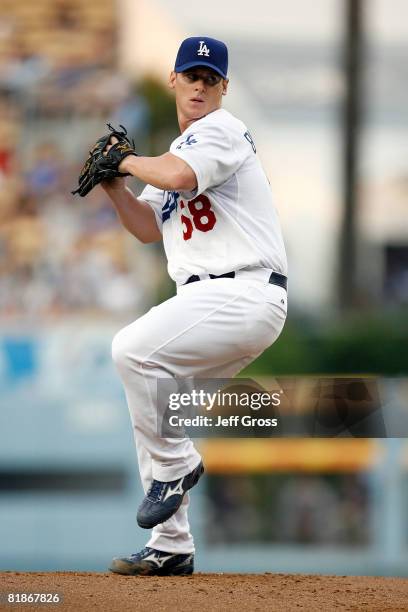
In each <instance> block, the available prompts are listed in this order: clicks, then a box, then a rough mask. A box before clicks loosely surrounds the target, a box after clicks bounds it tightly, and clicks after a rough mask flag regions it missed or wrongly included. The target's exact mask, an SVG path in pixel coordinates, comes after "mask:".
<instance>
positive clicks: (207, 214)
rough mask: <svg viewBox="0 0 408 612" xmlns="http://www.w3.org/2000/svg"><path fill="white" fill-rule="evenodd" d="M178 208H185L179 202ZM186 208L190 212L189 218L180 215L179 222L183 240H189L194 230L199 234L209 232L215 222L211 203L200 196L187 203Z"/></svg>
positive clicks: (205, 197) (203, 196)
mask: <svg viewBox="0 0 408 612" xmlns="http://www.w3.org/2000/svg"><path fill="white" fill-rule="evenodd" d="M180 207H181V208H182V209H183V208H185V204H184V202H183V201H181V202H180ZM187 207H188V210H189V212H190V215H191V217H192V219H190V217H187V216H186V215H183V214H182V215H181V222H182V224H183V226H184V229H183V238H184V240H190V238H191V236H192V235H193V231H194V228H195V229H197V230H199V231H200V232H209V231H210V230H212V228H213V227H214V225H215V224H216V222H217V218H216V216H215V214H214V211H213V210H212V209H211V202H210V200H209V199H208V198H207V196H205V195H200V196H198V197H196V198H194V199H193V200H190V201H189V202H187Z"/></svg>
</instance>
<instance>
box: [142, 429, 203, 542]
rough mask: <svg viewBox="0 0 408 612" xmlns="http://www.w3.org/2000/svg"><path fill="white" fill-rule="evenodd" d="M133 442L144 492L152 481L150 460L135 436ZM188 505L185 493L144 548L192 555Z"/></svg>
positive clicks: (187, 496)
mask: <svg viewBox="0 0 408 612" xmlns="http://www.w3.org/2000/svg"><path fill="white" fill-rule="evenodd" d="M135 441H136V450H137V457H138V462H139V472H140V478H141V480H142V485H143V489H144V491H145V492H146V491H147V490H148V488H149V486H150V484H151V482H152V479H153V477H152V458H151V457H150V455H149V453H148V452H147V450H146V449H145V448H144V446H143V445H142V444H141V443H140V442H139V440H138V439H137V436H135ZM189 503H190V498H189V495H188V493H187V494H186V495H185V496H184V499H183V502H182V504H181V506H180V508H179V509H178V510H177V512H176V513H175V514H174V515H173V516H172V517H171V518H170V519H168V520H167V521H165V522H164V523H161V524H160V525H156V527H154V529H153V530H152V534H151V537H150V539H149V541H148V543H147V544H146V546H150V547H151V548H154V549H156V550H162V551H165V552H172V553H193V552H194V540H193V536H192V535H191V532H190V525H189V522H188V515H187V512H188V506H189Z"/></svg>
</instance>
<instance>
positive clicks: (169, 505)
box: [137, 461, 204, 529]
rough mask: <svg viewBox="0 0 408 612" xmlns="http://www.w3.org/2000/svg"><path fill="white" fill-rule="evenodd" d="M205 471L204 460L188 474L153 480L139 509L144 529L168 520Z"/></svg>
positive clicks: (140, 522)
mask: <svg viewBox="0 0 408 612" xmlns="http://www.w3.org/2000/svg"><path fill="white" fill-rule="evenodd" d="M203 472H204V466H203V464H202V462H201V461H200V463H199V464H198V466H197V467H196V468H195V469H194V470H193V471H192V472H190V473H189V474H187V475H186V476H183V477H182V478H178V479H177V480H172V481H171V482H161V481H160V480H153V482H152V484H151V485H150V488H149V490H148V491H147V493H146V496H145V498H144V500H143V501H142V503H141V504H140V506H139V510H138V511H137V524H138V525H139V527H143V529H152V527H155V526H156V525H158V524H159V523H164V521H167V520H168V519H169V518H170V517H171V516H173V514H174V513H175V512H177V510H178V509H179V508H180V506H181V502H182V501H183V497H184V495H185V493H186V492H187V491H188V490H189V489H191V488H192V487H194V485H195V484H197V482H198V480H199V478H200V476H201V475H202V473H203Z"/></svg>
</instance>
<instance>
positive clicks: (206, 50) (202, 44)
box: [197, 40, 210, 57]
mask: <svg viewBox="0 0 408 612" xmlns="http://www.w3.org/2000/svg"><path fill="white" fill-rule="evenodd" d="M197 55H205V57H208V56H209V55H210V50H209V48H208V47H207V45H206V44H205V42H204V41H203V40H200V46H199V48H198V51H197Z"/></svg>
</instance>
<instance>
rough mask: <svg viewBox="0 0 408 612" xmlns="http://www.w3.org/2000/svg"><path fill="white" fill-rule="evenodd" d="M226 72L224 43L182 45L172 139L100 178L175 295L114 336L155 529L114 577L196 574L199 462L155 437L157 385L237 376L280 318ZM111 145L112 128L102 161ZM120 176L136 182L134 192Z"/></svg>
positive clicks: (259, 181) (255, 175)
mask: <svg viewBox="0 0 408 612" xmlns="http://www.w3.org/2000/svg"><path fill="white" fill-rule="evenodd" d="M227 68H228V51H227V47H226V46H225V44H224V43H223V42H221V41H219V40H215V39H213V38H209V37H206V36H201V37H192V38H187V39H186V40H184V41H183V42H182V44H181V46H180V48H179V51H178V54H177V57H176V62H175V66H174V70H173V71H172V72H171V74H170V81H169V86H170V88H171V89H173V90H174V93H175V100H176V107H177V117H178V122H179V126H180V133H181V134H180V136H179V137H177V138H176V139H175V140H174V141H173V143H172V144H171V146H170V151H169V152H167V153H164V154H163V155H160V156H158V157H142V156H139V155H137V154H136V153H135V152H134V151H132V149H131V148H126V147H127V145H126V143H125V145H124V146H123V147H122V149H121V150H122V152H123V151H124V153H123V155H124V157H123V158H118V159H121V161H120V163H118V164H117V169H118V170H119V172H120V175H119V178H114V179H113V180H110V181H106V180H105V181H102V186H103V188H104V189H105V191H106V193H107V194H108V195H109V197H110V199H111V200H112V202H113V205H114V207H115V209H116V211H117V213H118V216H119V219H120V220H121V222H122V224H123V225H124V227H125V228H126V229H127V230H128V231H129V232H131V233H132V234H133V235H134V236H136V238H138V239H139V240H141V241H142V242H143V243H149V242H155V241H159V240H163V242H164V248H165V252H166V255H167V259H168V272H169V274H170V276H171V278H172V279H173V280H174V281H175V283H176V285H177V295H176V296H175V297H172V298H170V299H169V300H167V301H165V302H163V303H162V304H160V305H158V306H155V307H154V308H152V309H151V310H149V312H147V313H146V314H145V315H144V316H142V317H141V318H140V319H138V320H136V321H135V322H134V323H131V324H130V325H128V326H127V327H125V328H124V329H122V330H121V331H119V333H118V334H117V335H116V336H115V338H114V340H113V347H112V353H113V359H114V361H115V363H116V366H117V368H118V371H119V374H120V377H121V379H122V382H123V385H124V389H125V393H126V398H127V402H128V406H129V411H130V416H131V421H132V425H133V431H134V437H135V442H136V449H137V454H138V462H139V469H140V475H141V479H142V482H143V487H144V490H145V492H146V495H145V498H144V500H143V501H142V503H141V505H140V507H139V510H138V513H137V522H138V524H139V526H140V527H142V528H145V529H152V533H151V537H150V539H149V541H148V542H147V544H146V547H145V548H144V549H143V550H142V551H141V552H137V553H134V554H131V555H130V556H128V557H121V558H114V559H113V560H112V563H111V565H110V568H109V569H110V570H111V571H113V572H117V573H120V574H130V575H139V574H145V575H181V574H191V573H192V572H193V569H194V543H193V537H192V535H191V532H190V527H189V523H188V515H187V513H188V506H189V493H188V491H189V490H190V489H191V488H192V487H193V486H194V485H195V484H196V483H197V481H198V480H199V478H200V476H201V474H202V473H203V471H204V468H203V463H202V460H201V456H200V454H199V453H198V451H197V449H196V448H195V447H194V445H193V443H192V441H191V440H190V439H189V438H180V439H168V438H161V437H160V436H159V435H158V433H157V380H158V379H163V378H172V377H177V378H183V377H185V378H187V377H193V378H194V377H198V378H219V377H223V378H230V377H233V376H234V375H236V374H237V373H238V372H239V371H240V370H242V368H244V367H245V366H246V365H247V364H249V363H250V362H251V361H253V360H254V359H255V358H256V357H257V356H258V355H259V354H260V353H262V352H263V351H264V350H265V348H267V347H268V346H270V345H271V344H272V343H273V342H274V341H275V340H276V339H277V337H278V336H279V334H280V332H281V330H282V328H283V325H284V322H285V318H286V311H287V296H286V289H287V277H286V275H287V263H286V255H285V249H284V244H283V240H282V235H281V229H280V225H279V221H278V217H277V213H276V210H275V207H274V204H273V201H272V196H271V190H270V185H269V182H268V179H267V177H266V176H265V173H264V171H263V169H262V166H261V163H260V161H259V158H258V156H257V154H256V147H255V144H254V141H253V139H252V137H251V135H250V133H249V131H248V129H247V128H246V126H245V125H244V123H242V121H240V120H239V119H237V118H236V117H234V116H233V115H231V114H230V113H229V112H227V111H226V110H224V109H222V107H221V106H222V97H223V96H224V95H226V94H227V90H228V78H227ZM120 146H121V144H120V142H119V141H118V138H115V137H114V136H113V137H112V138H111V139H110V140H109V143H108V144H107V146H106V147H105V150H104V155H105V157H107V158H109V156H111V157H113V154H114V152H115V154H118V147H119V148H120ZM121 155H122V154H121ZM126 174H129V175H133V176H136V177H138V178H139V179H141V180H142V181H143V182H145V183H146V187H145V189H144V190H143V191H142V193H141V194H140V196H139V197H136V196H135V195H134V194H133V193H132V191H131V190H130V189H129V188H128V187H126V184H125V181H124V179H123V178H122V176H124V175H126ZM116 176H117V175H116ZM98 180H99V179H98Z"/></svg>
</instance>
